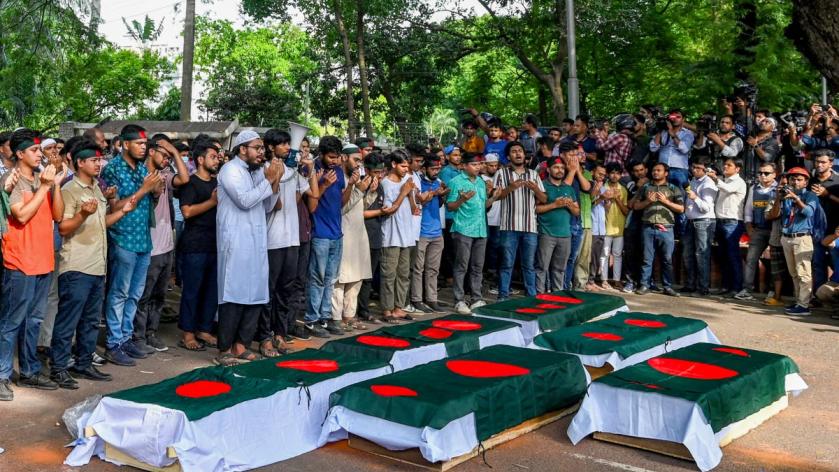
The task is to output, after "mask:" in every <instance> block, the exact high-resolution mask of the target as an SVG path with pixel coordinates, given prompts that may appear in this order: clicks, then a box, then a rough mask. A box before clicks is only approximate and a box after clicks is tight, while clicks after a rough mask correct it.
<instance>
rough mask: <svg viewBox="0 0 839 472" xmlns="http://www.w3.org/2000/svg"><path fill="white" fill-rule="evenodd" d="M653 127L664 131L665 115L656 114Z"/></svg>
mask: <svg viewBox="0 0 839 472" xmlns="http://www.w3.org/2000/svg"><path fill="white" fill-rule="evenodd" d="M655 129H656V130H657V131H664V130H666V129H667V117H666V116H657V117H656V118H655Z"/></svg>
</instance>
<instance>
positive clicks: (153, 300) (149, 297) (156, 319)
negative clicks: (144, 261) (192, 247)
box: [134, 251, 174, 341]
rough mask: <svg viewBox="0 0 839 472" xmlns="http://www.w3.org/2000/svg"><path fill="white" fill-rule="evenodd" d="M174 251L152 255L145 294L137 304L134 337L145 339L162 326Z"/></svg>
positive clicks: (147, 272) (144, 289)
mask: <svg viewBox="0 0 839 472" xmlns="http://www.w3.org/2000/svg"><path fill="white" fill-rule="evenodd" d="M173 258H174V252H173V251H169V252H167V253H165V254H158V255H156V256H151V259H150V260H149V268H148V270H147V271H146V284H145V287H144V288H143V296H142V297H140V303H139V304H138V305H137V315H136V316H135V317H134V339H137V340H143V341H145V339H146V336H147V335H150V334H154V333H156V332H157V330H158V329H159V328H160V315H161V314H162V312H163V305H165V304H166V288H167V286H168V285H169V277H170V275H171V274H172V259H173Z"/></svg>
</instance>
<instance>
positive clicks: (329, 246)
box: [305, 238, 343, 323]
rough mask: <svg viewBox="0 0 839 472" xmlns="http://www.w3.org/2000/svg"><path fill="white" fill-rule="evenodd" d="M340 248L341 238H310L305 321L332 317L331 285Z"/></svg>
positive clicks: (336, 276) (333, 282) (336, 268)
mask: <svg viewBox="0 0 839 472" xmlns="http://www.w3.org/2000/svg"><path fill="white" fill-rule="evenodd" d="M342 249H343V241H342V240H341V239H323V238H313V239H312V247H311V253H310V254H309V290H308V292H307V293H308V308H307V309H306V318H305V320H306V323H314V322H316V321H318V320H320V321H322V322H324V323H326V322H327V321H329V320H330V319H332V287H334V286H335V282H336V281H337V280H338V269H339V268H340V267H341V251H342Z"/></svg>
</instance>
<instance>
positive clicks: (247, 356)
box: [236, 349, 276, 363]
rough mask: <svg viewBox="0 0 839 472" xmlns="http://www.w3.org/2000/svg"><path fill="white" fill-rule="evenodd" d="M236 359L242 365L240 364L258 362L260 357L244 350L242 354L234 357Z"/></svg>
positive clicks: (248, 350)
mask: <svg viewBox="0 0 839 472" xmlns="http://www.w3.org/2000/svg"><path fill="white" fill-rule="evenodd" d="M275 357H276V356H275ZM236 359H238V360H239V362H240V363H242V362H250V361H258V360H260V359H262V356H260V355H259V354H257V353H255V352H253V351H251V350H250V349H245V351H244V352H242V353H241V354H239V355H238V356H236Z"/></svg>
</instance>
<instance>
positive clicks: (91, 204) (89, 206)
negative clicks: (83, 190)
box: [80, 199, 99, 218]
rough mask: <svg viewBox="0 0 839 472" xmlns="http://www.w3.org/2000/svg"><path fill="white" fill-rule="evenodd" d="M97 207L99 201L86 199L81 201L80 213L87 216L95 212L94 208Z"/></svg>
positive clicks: (84, 216)
mask: <svg viewBox="0 0 839 472" xmlns="http://www.w3.org/2000/svg"><path fill="white" fill-rule="evenodd" d="M98 207H99V202H97V201H96V199H91V200H87V201H85V202H83V203H82V207H81V208H80V211H81V214H82V217H83V218H87V217H88V216H90V215H92V214H94V213H96V209H97V208H98Z"/></svg>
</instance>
